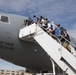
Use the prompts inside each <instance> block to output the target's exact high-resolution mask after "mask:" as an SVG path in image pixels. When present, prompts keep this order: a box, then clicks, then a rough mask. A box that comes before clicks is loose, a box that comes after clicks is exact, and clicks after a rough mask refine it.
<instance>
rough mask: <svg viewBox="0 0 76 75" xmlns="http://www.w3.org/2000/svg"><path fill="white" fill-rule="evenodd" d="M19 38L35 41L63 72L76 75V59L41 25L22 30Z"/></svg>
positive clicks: (33, 25)
mask: <svg viewBox="0 0 76 75" xmlns="http://www.w3.org/2000/svg"><path fill="white" fill-rule="evenodd" d="M19 38H20V39H21V40H27V39H29V40H30V41H31V42H34V40H35V41H36V42H38V44H39V45H40V46H41V47H42V48H43V49H44V50H45V51H46V52H47V54H48V55H49V56H50V57H51V58H52V59H53V60H54V62H55V63H56V64H57V65H58V66H59V67H60V68H61V69H62V70H63V71H65V72H66V73H67V74H68V75H76V57H75V56H73V54H71V53H70V52H69V51H68V50H66V49H65V48H64V47H63V46H62V45H61V42H60V41H59V39H58V40H55V39H53V38H52V36H50V35H49V34H47V33H46V32H45V31H44V30H43V29H42V28H41V27H40V26H39V25H37V24H35V23H34V24H32V25H30V26H27V27H24V28H22V29H20V32H19Z"/></svg>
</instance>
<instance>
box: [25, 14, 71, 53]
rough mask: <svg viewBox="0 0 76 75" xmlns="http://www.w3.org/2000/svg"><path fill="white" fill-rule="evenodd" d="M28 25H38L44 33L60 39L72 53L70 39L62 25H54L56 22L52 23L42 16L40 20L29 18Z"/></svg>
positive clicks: (34, 17)
mask: <svg viewBox="0 0 76 75" xmlns="http://www.w3.org/2000/svg"><path fill="white" fill-rule="evenodd" d="M25 23H26V26H27V25H31V24H33V23H36V24H38V25H39V26H40V27H41V28H42V29H43V30H44V31H46V32H47V33H48V34H53V35H55V36H56V37H57V38H59V39H60V41H61V43H62V45H63V46H64V47H65V48H66V49H67V50H68V51H69V52H71V48H70V46H69V42H70V38H69V35H68V33H67V31H66V29H65V28H63V27H61V26H60V24H56V25H55V24H54V22H52V23H50V21H49V20H48V19H47V18H44V17H43V16H40V18H38V17H36V16H35V15H34V16H33V19H31V18H29V20H27V21H26V22H25Z"/></svg>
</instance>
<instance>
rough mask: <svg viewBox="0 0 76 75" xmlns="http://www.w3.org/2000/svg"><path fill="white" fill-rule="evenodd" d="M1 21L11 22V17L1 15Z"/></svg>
mask: <svg viewBox="0 0 76 75" xmlns="http://www.w3.org/2000/svg"><path fill="white" fill-rule="evenodd" d="M0 21H1V22H5V23H9V18H8V17H7V16H2V15H0Z"/></svg>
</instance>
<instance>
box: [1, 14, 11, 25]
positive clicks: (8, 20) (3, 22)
mask: <svg viewBox="0 0 76 75" xmlns="http://www.w3.org/2000/svg"><path fill="white" fill-rule="evenodd" d="M2 16H3V17H7V18H8V22H4V21H1V18H2ZM0 22H2V23H5V24H10V18H9V16H6V15H0Z"/></svg>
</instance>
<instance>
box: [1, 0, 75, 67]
mask: <svg viewBox="0 0 76 75" xmlns="http://www.w3.org/2000/svg"><path fill="white" fill-rule="evenodd" d="M0 12H2V13H11V14H17V15H24V16H27V17H31V18H32V17H33V15H36V16H38V17H39V16H44V17H46V18H48V19H49V21H50V22H52V21H54V22H55V24H60V25H61V26H63V27H64V28H65V29H67V31H68V33H69V34H70V35H71V36H72V37H74V38H76V33H75V32H76V0H0ZM0 64H1V65H0V67H1V66H2V65H4V66H5V65H6V64H7V63H5V62H3V61H1V62H0ZM2 67H3V66H2Z"/></svg>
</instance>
